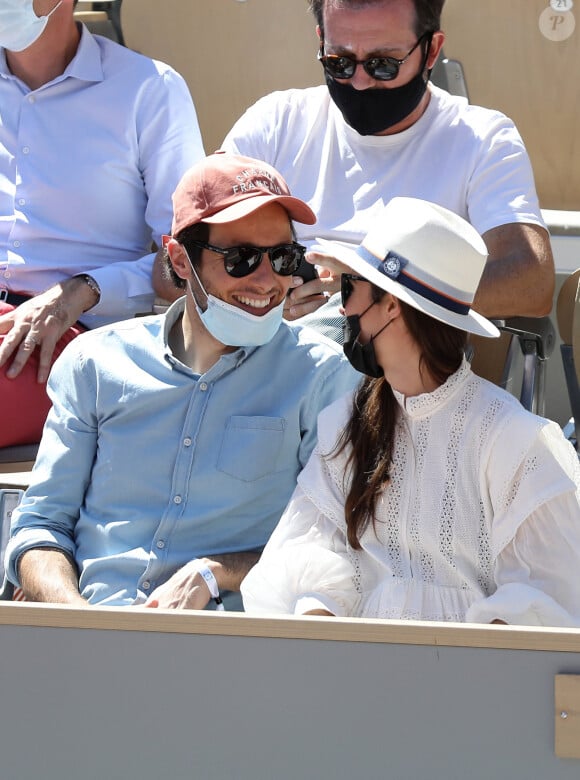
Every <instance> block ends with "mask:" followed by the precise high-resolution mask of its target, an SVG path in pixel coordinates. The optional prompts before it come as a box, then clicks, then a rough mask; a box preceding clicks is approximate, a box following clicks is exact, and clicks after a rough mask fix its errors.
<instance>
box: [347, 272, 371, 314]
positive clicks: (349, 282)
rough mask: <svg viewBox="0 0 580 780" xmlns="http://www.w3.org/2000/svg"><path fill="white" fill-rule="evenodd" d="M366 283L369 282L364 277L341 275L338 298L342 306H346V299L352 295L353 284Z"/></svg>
mask: <svg viewBox="0 0 580 780" xmlns="http://www.w3.org/2000/svg"><path fill="white" fill-rule="evenodd" d="M368 281H369V280H368V279H365V278H364V276H357V275H356V274H342V276H341V277H340V298H341V301H342V305H343V306H346V302H347V301H348V299H349V298H350V296H351V294H352V290H353V287H352V283H353V282H368ZM369 284H370V282H369Z"/></svg>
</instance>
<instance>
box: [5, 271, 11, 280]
mask: <svg viewBox="0 0 580 780" xmlns="http://www.w3.org/2000/svg"><path fill="white" fill-rule="evenodd" d="M4 278H5V279H10V271H6V273H5V274H4Z"/></svg>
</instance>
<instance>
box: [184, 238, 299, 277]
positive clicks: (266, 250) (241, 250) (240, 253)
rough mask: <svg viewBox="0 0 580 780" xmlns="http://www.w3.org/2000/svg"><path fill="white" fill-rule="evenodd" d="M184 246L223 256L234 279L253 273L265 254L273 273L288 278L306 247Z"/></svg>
mask: <svg viewBox="0 0 580 780" xmlns="http://www.w3.org/2000/svg"><path fill="white" fill-rule="evenodd" d="M184 245H185V247H186V249H187V245H190V246H195V247H198V248H199V249H209V251H210V252H217V254H219V255H223V258H224V267H225V269H226V271H227V273H228V274H229V275H230V276H234V277H235V278H236V279H240V278H241V277H243V276H248V274H251V273H252V272H253V271H255V270H256V268H257V267H258V266H259V265H260V263H261V262H262V258H263V257H264V255H265V254H267V255H268V257H269V259H270V265H271V266H272V270H273V271H274V272H275V273H277V274H280V276H290V275H291V274H294V273H296V271H297V270H298V267H299V265H300V263H301V262H302V260H303V259H304V253H305V252H306V247H305V246H302V244H298V243H297V242H296V241H293V242H292V243H291V244H277V245H276V246H231V247H228V248H227V249H224V248H222V247H219V246H214V245H213V244H206V243H204V242H203V241H195V240H191V241H187V242H184Z"/></svg>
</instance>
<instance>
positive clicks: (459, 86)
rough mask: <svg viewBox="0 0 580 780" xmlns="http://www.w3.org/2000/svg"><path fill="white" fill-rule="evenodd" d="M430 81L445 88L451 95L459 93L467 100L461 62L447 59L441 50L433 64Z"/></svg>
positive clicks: (467, 95)
mask: <svg viewBox="0 0 580 780" xmlns="http://www.w3.org/2000/svg"><path fill="white" fill-rule="evenodd" d="M431 81H432V82H433V84H435V86H437V87H441V88H442V89H446V90H447V92H449V93H451V94H452V95H459V96H460V97H464V98H467V99H468V100H469V94H468V92H467V84H466V83H465V74H464V72H463V66H462V64H461V63H460V62H459V60H450V59H448V58H447V57H446V56H445V55H444V53H443V51H441V54H440V55H439V57H438V58H437V62H436V63H435V65H434V66H433V70H432V71H431Z"/></svg>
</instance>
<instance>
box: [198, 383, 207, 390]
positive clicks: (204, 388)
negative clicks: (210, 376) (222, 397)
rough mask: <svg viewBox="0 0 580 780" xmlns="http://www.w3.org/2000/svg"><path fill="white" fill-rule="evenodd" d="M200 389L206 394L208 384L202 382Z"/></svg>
mask: <svg viewBox="0 0 580 780" xmlns="http://www.w3.org/2000/svg"><path fill="white" fill-rule="evenodd" d="M199 389H200V390H203V391H204V392H205V391H206V390H207V382H201V383H200V385H199Z"/></svg>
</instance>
